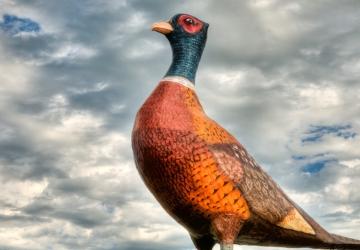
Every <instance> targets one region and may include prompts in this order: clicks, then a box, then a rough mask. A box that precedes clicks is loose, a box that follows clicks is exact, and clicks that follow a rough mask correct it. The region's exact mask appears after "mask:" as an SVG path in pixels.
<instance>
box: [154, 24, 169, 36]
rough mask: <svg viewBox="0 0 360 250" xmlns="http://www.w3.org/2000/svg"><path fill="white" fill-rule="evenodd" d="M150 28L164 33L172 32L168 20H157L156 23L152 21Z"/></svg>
mask: <svg viewBox="0 0 360 250" xmlns="http://www.w3.org/2000/svg"><path fill="white" fill-rule="evenodd" d="M151 30H153V31H157V32H159V33H161V34H164V35H166V34H169V33H171V32H173V30H174V28H173V27H172V26H171V24H170V23H169V22H158V23H154V24H153V25H152V26H151Z"/></svg>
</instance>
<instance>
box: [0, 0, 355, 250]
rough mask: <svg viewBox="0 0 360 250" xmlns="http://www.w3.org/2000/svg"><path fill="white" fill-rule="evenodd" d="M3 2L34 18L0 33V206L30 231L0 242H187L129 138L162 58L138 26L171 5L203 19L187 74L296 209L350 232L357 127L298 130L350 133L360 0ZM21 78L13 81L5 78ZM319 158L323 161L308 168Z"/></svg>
mask: <svg viewBox="0 0 360 250" xmlns="http://www.w3.org/2000/svg"><path fill="white" fill-rule="evenodd" d="M5 5H6V7H7V9H6V12H4V11H3V10H2V8H0V11H1V13H0V14H6V13H13V14H14V15H16V16H17V17H25V16H26V17H28V18H29V19H30V20H35V21H36V22H38V23H39V25H40V26H41V30H39V32H33V33H32V34H27V33H25V34H23V33H19V34H16V35H15V36H3V37H1V38H0V52H2V55H0V64H1V65H0V66H2V67H1V68H4V69H7V72H2V73H1V76H0V77H5V78H4V79H5V80H4V83H3V85H2V86H0V91H3V93H1V92H0V97H4V98H0V117H1V122H0V132H1V133H0V174H1V179H2V180H3V181H4V182H3V183H2V184H1V185H3V187H4V191H3V194H4V196H0V204H1V209H4V212H0V215H1V216H0V220H2V221H3V222H4V223H5V224H4V225H5V227H8V228H10V227H11V228H13V229H14V228H15V229H17V228H18V227H21V222H23V223H24V224H25V225H26V226H27V229H28V230H27V232H26V233H22V232H19V231H16V230H15V231H11V233H12V234H14V235H16V237H17V238H16V237H15V238H14V239H22V241H19V240H17V241H16V240H10V238H9V237H6V236H4V237H2V238H1V236H0V240H2V241H5V240H6V242H4V243H2V244H5V245H6V246H0V248H1V249H2V248H4V249H39V247H40V248H42V249H47V248H49V249H51V248H53V249H56V248H59V249H62V248H64V249H94V250H95V249H96V250H98V249H121V250H123V249H124V250H125V249H129V250H130V249H149V250H150V249H170V248H171V249H174V250H177V249H190V248H191V247H192V245H191V242H190V239H189V236H188V235H187V234H186V233H185V232H184V231H183V230H182V229H181V227H180V226H179V225H177V224H176V223H175V222H174V221H173V220H172V219H170V217H169V216H168V215H167V214H166V213H165V212H164V211H163V210H162V209H161V208H160V207H159V205H158V204H157V203H156V201H155V199H154V198H153V197H152V196H151V194H150V192H149V191H148V190H146V188H145V187H144V184H143V183H142V182H141V179H140V177H139V176H138V174H137V172H136V170H135V166H134V164H133V161H132V152H131V145H130V141H129V137H130V133H131V127H132V124H133V119H134V116H135V113H136V110H137V109H138V108H139V106H140V105H141V104H142V103H143V101H144V100H145V98H146V96H148V95H149V93H150V92H151V90H152V89H153V88H154V86H155V85H156V83H157V82H158V80H159V79H160V78H161V77H162V76H163V74H164V73H165V72H166V70H167V67H168V66H169V63H170V59H171V50H170V46H169V45H168V42H167V40H166V39H165V38H164V37H162V36H161V35H159V34H157V33H153V32H151V31H150V25H151V23H152V22H155V21H159V20H166V19H168V18H170V17H171V16H172V15H174V14H176V13H181V12H185V13H190V14H193V15H195V16H198V17H200V18H201V19H203V20H204V21H206V22H209V23H210V29H209V36H208V44H207V47H206V49H205V51H204V56H203V59H202V62H201V64H200V68H199V74H198V78H197V84H196V86H197V92H198V95H199V97H200V99H201V101H202V103H203V106H204V107H205V109H206V111H207V113H208V114H209V115H211V116H212V117H213V118H215V119H216V120H217V121H219V123H220V124H222V125H223V126H224V127H226V128H228V129H229V130H230V131H231V132H232V133H234V134H235V135H236V137H237V138H239V140H240V141H241V142H242V143H243V144H244V145H245V146H246V147H247V148H248V149H249V151H250V152H251V153H252V154H253V155H254V156H255V158H256V159H257V160H258V162H260V163H261V164H263V165H264V168H265V169H266V170H268V171H269V172H270V174H271V175H272V176H273V177H274V179H275V180H276V181H279V183H280V184H281V185H282V186H284V187H285V189H286V190H289V191H291V193H292V194H294V195H295V196H294V197H295V198H297V197H300V199H298V200H296V201H298V202H299V204H300V205H301V206H304V207H305V208H306V210H307V211H308V210H310V211H311V212H312V213H311V214H314V216H318V218H319V217H320V216H321V215H325V217H321V218H320V220H322V221H321V222H325V223H326V224H327V225H328V226H333V228H336V227H335V226H336V223H338V222H339V221H344V223H346V225H347V227H348V228H350V229H349V230H351V228H353V232H354V234H355V233H357V228H358V225H356V224H355V223H354V222H352V221H351V220H352V219H355V218H359V211H358V209H357V208H358V207H359V206H358V204H359V201H360V196H359V195H357V190H358V187H359V185H358V183H360V181H359V180H358V179H359V178H360V175H359V171H358V165H360V164H359V163H357V160H356V159H357V158H359V155H360V153H359V151H358V150H357V148H360V145H359V138H358V136H354V137H353V138H348V139H346V138H344V136H346V135H344V134H342V135H341V136H336V135H335V134H334V133H325V132H324V131H322V132H321V131H320V132H319V131H318V132H319V133H320V137H321V140H314V141H313V142H311V143H307V144H306V145H305V144H303V143H302V141H301V140H302V139H303V138H304V135H306V132H307V131H308V129H309V127H310V126H311V125H314V126H317V127H318V128H329V127H331V126H333V125H334V124H351V126H352V127H351V129H350V128H349V129H344V131H345V130H346V131H348V132H349V133H353V134H358V133H359V131H360V130H359V129H360V128H359V124H360V121H359V120H358V117H359V108H360V106H359V105H358V95H359V94H360V92H359V82H358V78H359V76H360V73H359V72H360V66H359V56H360V50H359V48H358V45H359V40H360V35H359V34H360V32H358V31H359V29H360V26H359V22H358V21H359V19H358V17H359V16H360V13H359V10H360V8H359V2H358V1H348V2H346V4H345V3H343V2H339V1H326V3H324V2H310V1H307V2H301V3H299V2H298V1H266V0H259V1H241V2H239V1H227V2H226V3H223V2H219V1H209V2H206V3H201V2H185V1H181V2H177V3H172V2H169V1H162V0H155V1H140V0H132V1H125V0H124V1H116V2H104V1H97V0H87V1H81V2H80V1H78V2H74V1H70V0H66V1H45V2H39V1H10V0H9V1H5ZM10 10H11V11H10ZM25 12H26V13H25ZM9 65H10V66H9ZM19 65H20V66H21V67H20V66H19ZM12 67H14V68H12ZM9 69H10V70H9ZM25 69H28V70H25ZM13 72H16V74H14V73H13ZM30 73H31V74H30ZM20 76H23V78H24V79H22V78H21V80H22V81H24V82H25V83H24V84H22V85H21V84H20V83H19V84H6V83H7V79H17V78H16V77H20ZM6 77H8V78H6ZM1 79H2V78H1ZM10 83H11V82H10ZM4 84H5V85H4ZM3 86H5V87H3ZM16 87H18V88H16ZM344 131H343V132H344ZM346 131H345V132H346ZM318 137H319V136H318ZM320 137H319V138H320ZM306 138H308V137H306ZM316 155H318V156H319V155H324V157H317V156H316ZM294 156H304V158H303V159H302V160H296V159H295V158H294ZM326 156H331V157H330V158H331V159H334V161H331V162H327V164H326V165H325V166H324V167H322V169H321V170H320V171H318V172H316V173H304V171H303V170H304V169H303V167H304V166H305V165H307V164H311V163H314V162H316V161H318V162H323V161H326V160H328V158H326ZM8 183H14V185H13V186H11V188H9V187H8V186H5V185H8ZM22 185H25V186H26V187H28V188H23V186H22ZM13 190H15V191H16V192H18V197H19V198H18V199H14V195H13V192H14V191H13ZM313 197H315V198H313ZM319 197H320V198H319ZM302 202H303V203H302ZM319 204H324V205H323V206H325V207H326V209H323V208H321V207H319V206H318V205H319ZM344 207H345V208H344ZM344 209H345V210H344ZM346 209H347V210H346ZM330 218H331V219H330ZM349 236H350V235H349ZM24 246H26V247H25V248H22V247H24ZM251 249H258V248H251Z"/></svg>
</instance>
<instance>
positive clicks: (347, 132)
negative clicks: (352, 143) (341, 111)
mask: <svg viewBox="0 0 360 250" xmlns="http://www.w3.org/2000/svg"><path fill="white" fill-rule="evenodd" d="M351 129H352V126H351V125H350V124H347V125H334V126H318V125H311V126H310V129H309V130H308V131H307V132H306V133H305V136H304V137H303V138H302V140H301V142H302V143H304V142H316V141H320V140H321V138H322V137H323V136H324V135H327V134H331V135H333V136H337V137H342V138H344V139H351V138H355V137H356V135H357V133H355V132H354V131H352V130H351Z"/></svg>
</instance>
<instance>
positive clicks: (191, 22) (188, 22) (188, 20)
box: [185, 18, 195, 25]
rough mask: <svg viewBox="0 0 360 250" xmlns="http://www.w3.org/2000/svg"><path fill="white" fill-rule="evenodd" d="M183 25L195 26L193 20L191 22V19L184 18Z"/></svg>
mask: <svg viewBox="0 0 360 250" xmlns="http://www.w3.org/2000/svg"><path fill="white" fill-rule="evenodd" d="M185 23H187V24H191V25H194V24H195V22H194V20H192V19H191V18H186V19H185Z"/></svg>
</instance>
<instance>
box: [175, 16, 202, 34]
mask: <svg viewBox="0 0 360 250" xmlns="http://www.w3.org/2000/svg"><path fill="white" fill-rule="evenodd" d="M178 24H179V25H180V26H181V27H182V28H183V30H184V31H185V32H187V33H189V34H196V33H198V32H199V31H200V30H201V29H202V27H203V25H204V23H203V22H202V21H200V20H199V19H197V18H195V17H192V16H190V15H181V16H180V17H179V19H178Z"/></svg>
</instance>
